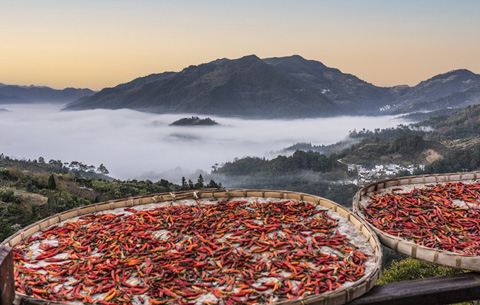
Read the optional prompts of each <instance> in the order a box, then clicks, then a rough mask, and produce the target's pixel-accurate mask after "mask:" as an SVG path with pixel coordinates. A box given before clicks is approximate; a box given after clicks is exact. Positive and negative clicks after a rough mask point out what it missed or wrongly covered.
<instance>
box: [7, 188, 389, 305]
mask: <svg viewBox="0 0 480 305" xmlns="http://www.w3.org/2000/svg"><path fill="white" fill-rule="evenodd" d="M236 197H261V198H279V199H290V200H298V201H308V202H311V203H314V204H317V205H320V206H322V207H325V208H327V209H329V210H332V211H335V212H337V213H339V214H340V215H341V216H343V217H345V218H346V219H347V220H348V221H350V222H351V223H353V224H354V226H355V227H356V228H358V230H359V232H361V233H363V235H364V236H365V237H366V238H367V240H368V243H369V244H370V246H371V248H372V252H373V253H374V255H373V257H372V258H370V259H373V260H374V263H375V266H374V268H372V270H371V271H369V272H368V273H367V272H366V273H365V275H364V276H363V277H362V278H361V279H359V280H358V281H356V282H354V284H353V285H351V286H348V287H341V288H340V289H338V290H334V291H331V292H327V293H323V294H320V295H314V296H309V297H305V298H303V299H297V300H290V301H284V302H277V303H276V304H286V305H287V304H288V305H297V304H302V305H306V304H316V305H341V304H345V303H348V302H350V301H351V300H353V299H355V298H358V297H360V296H361V295H363V294H365V293H366V292H368V291H369V290H370V289H371V288H372V287H373V286H374V285H375V283H376V282H377V280H378V278H379V274H380V267H381V262H382V252H381V247H380V242H379V240H378V237H377V235H376V234H375V232H374V231H373V230H371V229H370V227H369V226H368V225H367V224H366V223H365V222H364V221H363V220H362V219H361V218H359V217H358V216H356V215H354V214H353V213H351V212H350V211H349V210H348V209H346V208H344V207H342V206H340V205H339V204H337V203H335V202H333V201H330V200H328V199H324V198H321V197H318V196H313V195H308V194H303V193H295V192H289V191H271V190H246V189H231V190H225V189H221V190H220V189H204V190H199V191H187V192H176V193H162V194H153V195H147V196H141V197H131V198H127V199H121V200H112V201H108V202H102V203H97V204H92V205H88V206H84V207H80V208H76V209H72V210H69V211H66V212H63V213H59V214H56V215H53V216H50V217H48V218H46V219H44V220H41V221H38V222H36V223H34V224H32V225H30V226H28V227H26V228H24V229H22V230H20V231H18V232H17V233H15V234H14V235H12V236H11V237H9V238H8V239H6V240H5V241H3V243H2V244H0V246H2V245H3V246H9V247H13V246H15V245H16V244H17V243H19V242H21V241H23V240H25V239H27V238H28V237H30V236H31V235H33V234H34V233H36V232H38V231H41V230H44V229H45V228H47V227H49V226H51V225H54V224H56V223H59V222H61V221H64V220H66V219H70V218H74V217H78V216H81V215H85V214H91V213H95V212H100V211H105V210H111V209H116V208H122V207H134V206H138V205H144V204H150V203H157V202H164V201H175V200H183V199H210V198H211V199H214V200H217V199H222V198H225V199H232V198H236ZM14 304H16V305H29V304H30V305H49V304H52V305H53V304H62V305H67V304H68V303H63V302H52V301H47V300H42V299H37V298H33V297H31V296H26V295H24V294H21V293H18V292H16V295H15V301H14Z"/></svg>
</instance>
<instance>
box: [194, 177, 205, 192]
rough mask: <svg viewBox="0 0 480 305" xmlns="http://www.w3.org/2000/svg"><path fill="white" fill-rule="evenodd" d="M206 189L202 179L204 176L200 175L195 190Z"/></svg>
mask: <svg viewBox="0 0 480 305" xmlns="http://www.w3.org/2000/svg"><path fill="white" fill-rule="evenodd" d="M203 187H205V185H204V184H203V177H202V174H200V176H198V180H197V183H195V188H196V189H201V188H203Z"/></svg>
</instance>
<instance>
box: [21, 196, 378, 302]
mask: <svg viewBox="0 0 480 305" xmlns="http://www.w3.org/2000/svg"><path fill="white" fill-rule="evenodd" d="M124 210H125V212H124V213H123V214H120V215H115V214H108V213H106V214H96V215H86V216H83V217H81V218H79V220H77V221H72V222H67V223H64V224H62V225H55V226H53V227H50V228H48V229H47V230H44V231H43V232H41V233H40V234H37V235H34V237H30V238H29V239H28V240H26V241H24V242H21V243H19V244H18V245H17V246H16V247H15V248H14V260H15V281H16V284H15V285H16V289H17V291H18V292H21V293H24V294H27V295H33V296H34V297H37V298H41V299H46V300H52V301H64V302H69V301H81V302H83V303H97V304H103V305H110V304H173V303H175V304H262V303H270V302H278V301H285V300H289V299H296V298H303V297H306V296H309V295H314V294H321V293H323V292H328V291H332V290H335V289H338V288H339V287H340V286H341V285H342V284H343V283H345V282H346V281H356V280H358V279H359V278H361V277H362V276H363V275H364V270H365V262H366V260H367V259H368V258H369V255H366V254H364V253H362V252H360V251H358V250H357V247H356V246H355V245H354V244H352V243H351V242H350V240H349V239H348V238H347V237H346V236H344V235H341V234H339V233H338V231H337V229H338V224H337V222H336V221H335V220H334V219H333V218H331V217H330V216H329V215H328V214H327V211H325V210H320V209H318V208H316V206H315V205H314V204H312V203H309V202H298V201H281V202H249V201H230V202H228V201H222V202H218V203H214V204H212V203H199V202H197V203H196V204H193V205H182V204H167V205H162V206H159V207H157V208H155V209H152V210H136V209H133V208H127V209H124ZM35 244H36V245H38V244H40V245H39V249H40V251H39V254H38V255H37V253H35V255H33V254H32V250H31V248H32V246H33V245H35Z"/></svg>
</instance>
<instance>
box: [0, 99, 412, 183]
mask: <svg viewBox="0 0 480 305" xmlns="http://www.w3.org/2000/svg"><path fill="white" fill-rule="evenodd" d="M5 108H7V109H8V110H9V112H0V130H1V132H0V152H1V153H4V154H5V155H7V156H11V157H15V158H18V159H38V158H39V157H40V156H42V157H44V158H45V160H46V161H47V162H48V160H50V159H54V160H62V161H64V162H71V161H80V162H83V163H85V164H89V165H90V164H91V165H95V166H98V165H99V164H102V163H103V164H104V165H105V166H106V167H107V168H108V169H109V171H110V175H111V176H112V177H114V178H117V179H122V180H126V179H150V180H152V181H156V180H159V179H161V178H163V179H168V180H170V181H172V182H176V183H179V182H180V181H181V177H182V176H185V177H191V178H192V180H193V179H196V177H198V174H199V173H202V172H203V173H205V172H206V173H208V172H210V171H211V169H212V166H215V165H216V164H217V165H221V164H222V163H224V162H229V161H230V162H231V161H233V160H234V159H235V158H242V157H245V156H257V157H266V158H273V157H276V156H277V155H278V153H277V152H279V151H281V150H282V149H284V148H286V147H288V146H291V145H292V144H295V143H298V142H308V143H312V144H313V145H322V144H332V143H335V142H338V141H340V140H342V139H345V138H346V137H347V135H348V132H349V131H350V130H353V129H357V130H359V129H363V128H365V129H370V130H373V129H375V128H387V127H394V126H397V125H398V124H402V123H405V121H404V120H399V119H395V118H394V117H392V116H380V117H363V116H355V117H352V116H348V117H347V116H344V117H334V118H317V119H299V120H247V119H240V118H230V117H229V118H225V117H215V116H209V117H210V118H212V119H214V120H215V121H216V122H218V123H219V124H220V125H216V126H194V127H179V126H175V127H174V126H169V124H170V123H172V122H174V121H176V120H178V119H180V118H183V117H189V116H191V114H184V115H178V114H175V115H173V114H162V115H159V114H152V113H144V112H138V111H132V110H126V109H123V110H88V111H73V112H67V111H60V109H61V106H59V105H48V104H40V105H38V104H36V105H6V106H5ZM194 177H195V178H194ZM220 182H221V181H220ZM224 185H225V184H224Z"/></svg>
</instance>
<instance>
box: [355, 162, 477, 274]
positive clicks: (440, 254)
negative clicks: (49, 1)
mask: <svg viewBox="0 0 480 305" xmlns="http://www.w3.org/2000/svg"><path fill="white" fill-rule="evenodd" d="M477 179H480V171H477V172H468V173H449V174H436V175H422V176H409V177H402V178H394V179H387V180H381V181H377V182H374V183H370V184H368V185H366V186H365V187H363V188H362V189H360V190H359V191H358V192H357V194H356V195H355V197H354V199H353V211H354V213H355V214H356V215H357V216H359V217H360V218H362V219H365V217H364V214H363V213H362V212H361V210H360V204H366V201H367V200H365V199H366V198H369V196H370V195H372V194H373V192H375V191H382V190H384V189H386V188H389V187H408V186H411V185H413V184H415V185H417V184H423V185H431V184H441V183H446V182H463V181H474V180H477ZM365 222H367V221H365ZM367 223H368V222H367ZM368 224H369V226H370V227H371V228H372V229H373V230H374V231H375V232H376V233H377V234H378V236H379V238H380V242H381V243H382V244H383V245H385V246H387V247H389V248H391V249H393V250H395V251H397V252H400V253H403V254H406V255H409V256H411V257H413V258H417V259H420V260H424V261H427V262H431V263H434V264H437V265H442V266H447V267H452V268H456V269H466V270H471V271H477V272H480V256H472V255H462V254H458V253H454V252H450V251H444V250H438V249H433V248H429V247H425V246H420V245H417V244H415V243H414V242H412V241H408V240H405V239H403V238H400V237H397V236H393V235H391V234H387V233H385V232H383V231H380V230H379V229H377V228H376V227H374V226H373V225H372V224H370V223H368Z"/></svg>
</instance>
